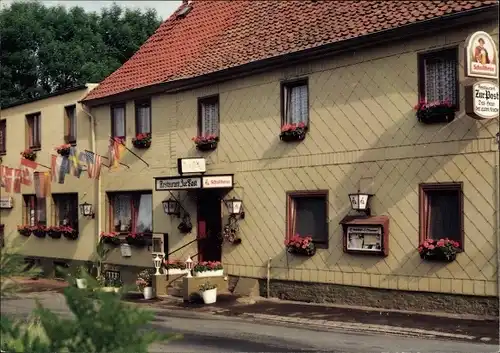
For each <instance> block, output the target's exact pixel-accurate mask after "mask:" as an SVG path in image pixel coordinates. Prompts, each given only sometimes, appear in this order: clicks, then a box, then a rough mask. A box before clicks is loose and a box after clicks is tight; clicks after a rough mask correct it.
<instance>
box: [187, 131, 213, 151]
mask: <svg viewBox="0 0 500 353" xmlns="http://www.w3.org/2000/svg"><path fill="white" fill-rule="evenodd" d="M193 141H194V144H195V145H196V148H197V149H198V150H200V151H211V150H214V149H216V148H217V143H218V142H219V136H215V135H208V136H195V137H193Z"/></svg>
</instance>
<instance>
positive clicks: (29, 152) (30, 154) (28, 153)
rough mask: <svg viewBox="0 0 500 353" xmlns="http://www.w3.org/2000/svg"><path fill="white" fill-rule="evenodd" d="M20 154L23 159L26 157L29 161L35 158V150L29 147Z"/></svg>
mask: <svg viewBox="0 0 500 353" xmlns="http://www.w3.org/2000/svg"><path fill="white" fill-rule="evenodd" d="M21 156H23V158H24V159H28V160H30V161H35V160H36V152H35V151H33V150H32V149H31V148H27V149H25V150H24V151H22V152H21Z"/></svg>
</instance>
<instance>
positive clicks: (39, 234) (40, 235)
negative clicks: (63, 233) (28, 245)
mask: <svg viewBox="0 0 500 353" xmlns="http://www.w3.org/2000/svg"><path fill="white" fill-rule="evenodd" d="M33 235H34V236H35V237H37V238H45V236H46V235H47V231H45V230H34V231H33Z"/></svg>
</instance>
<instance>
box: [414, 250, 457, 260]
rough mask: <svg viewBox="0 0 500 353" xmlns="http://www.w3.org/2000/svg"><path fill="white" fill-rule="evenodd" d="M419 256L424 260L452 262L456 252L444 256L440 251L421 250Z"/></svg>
mask: <svg viewBox="0 0 500 353" xmlns="http://www.w3.org/2000/svg"><path fill="white" fill-rule="evenodd" d="M420 257H421V258H422V259H423V260H426V261H436V262H453V261H455V260H456V258H457V254H456V253H455V254H450V255H448V256H446V255H445V254H443V253H442V252H431V253H429V252H427V253H426V252H423V253H421V254H420Z"/></svg>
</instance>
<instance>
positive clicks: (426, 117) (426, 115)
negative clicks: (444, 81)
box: [414, 99, 455, 124]
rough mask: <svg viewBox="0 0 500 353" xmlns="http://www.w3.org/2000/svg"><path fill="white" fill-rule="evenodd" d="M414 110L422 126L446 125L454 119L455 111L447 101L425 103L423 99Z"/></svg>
mask: <svg viewBox="0 0 500 353" xmlns="http://www.w3.org/2000/svg"><path fill="white" fill-rule="evenodd" d="M414 109H415V111H416V116H417V119H418V121H420V122H421V123H424V124H432V123H448V122H450V121H452V120H453V119H455V109H454V107H453V105H452V104H451V103H450V101H448V100H444V101H434V102H427V101H426V100H425V99H424V100H421V101H420V102H418V104H417V105H415V107H414Z"/></svg>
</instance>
